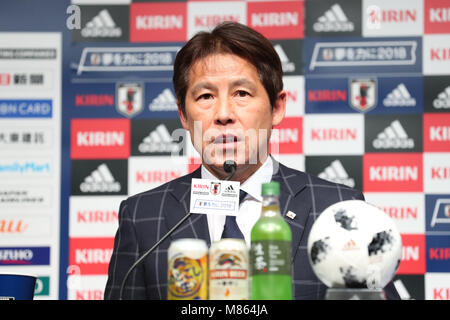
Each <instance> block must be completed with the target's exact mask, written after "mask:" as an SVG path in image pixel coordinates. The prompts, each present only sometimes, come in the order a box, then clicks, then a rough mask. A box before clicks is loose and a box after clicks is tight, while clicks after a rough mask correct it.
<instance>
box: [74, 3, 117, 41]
mask: <svg viewBox="0 0 450 320" xmlns="http://www.w3.org/2000/svg"><path fill="white" fill-rule="evenodd" d="M81 35H82V36H83V37H85V38H90V37H96V38H118V37H120V36H122V28H119V27H117V26H116V23H115V22H114V20H113V19H112V18H111V15H110V14H109V12H108V10H106V9H103V10H102V11H100V12H99V13H98V14H97V15H96V16H95V17H94V18H92V20H91V21H89V22H88V23H86V26H85V27H84V28H83V29H81Z"/></svg>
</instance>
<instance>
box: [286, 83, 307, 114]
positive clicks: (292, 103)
mask: <svg viewBox="0 0 450 320" xmlns="http://www.w3.org/2000/svg"><path fill="white" fill-rule="evenodd" d="M283 85H284V87H283V89H284V90H285V91H286V114H285V117H288V118H289V117H299V116H303V114H304V113H305V98H304V97H305V90H304V88H305V78H304V77H303V76H284V77H283Z"/></svg>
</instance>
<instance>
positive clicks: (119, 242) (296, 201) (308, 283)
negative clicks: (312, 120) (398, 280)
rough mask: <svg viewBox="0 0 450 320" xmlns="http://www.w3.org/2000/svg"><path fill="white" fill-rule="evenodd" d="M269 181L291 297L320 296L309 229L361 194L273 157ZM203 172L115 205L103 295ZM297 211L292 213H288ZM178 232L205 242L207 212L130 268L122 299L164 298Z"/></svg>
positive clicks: (391, 292)
mask: <svg viewBox="0 0 450 320" xmlns="http://www.w3.org/2000/svg"><path fill="white" fill-rule="evenodd" d="M274 167H275V168H277V167H278V170H277V172H276V173H275V174H274V175H273V176H272V181H278V182H279V183H280V207H281V214H282V216H283V217H284V218H285V221H286V222H287V223H288V224H289V225H290V227H291V230H292V260H293V261H292V263H293V265H292V270H293V274H292V280H293V291H292V293H293V297H294V299H308V300H314V299H324V297H325V293H326V289H327V287H326V286H325V285H324V284H323V283H322V282H320V281H319V280H318V279H317V277H316V276H315V274H314V272H313V270H312V268H311V266H310V263H309V259H308V254H307V240H308V235H309V231H310V230H311V227H312V225H313V223H314V221H315V220H316V218H317V217H318V215H319V214H320V213H321V212H322V211H323V210H324V209H326V208H327V207H328V206H330V205H332V204H333V203H336V202H339V201H343V200H351V199H361V200H363V199H364V196H363V194H362V193H361V192H360V191H358V190H355V189H352V188H349V187H347V186H344V185H341V184H336V183H332V182H328V181H326V180H322V179H320V178H318V177H315V176H312V175H309V174H307V173H304V172H301V171H297V170H294V169H291V168H288V167H286V166H284V165H282V164H280V163H278V162H275V161H274ZM192 178H201V169H200V168H198V169H197V170H195V171H194V172H192V173H191V174H188V175H185V176H183V177H180V178H178V179H175V180H172V181H170V182H168V183H166V184H163V185H161V186H159V187H157V188H155V189H152V190H150V191H147V192H143V193H139V194H137V195H134V196H131V197H129V198H128V199H126V200H124V201H123V202H122V203H121V205H120V210H119V228H118V230H117V233H116V236H115V239H114V249H113V253H112V256H111V261H110V264H109V269H108V280H107V284H106V288H105V294H104V298H105V299H118V298H119V291H120V285H121V283H122V280H123V278H124V276H125V274H126V272H127V271H128V269H129V268H130V266H131V265H132V264H133V263H134V262H135V261H136V260H137V259H138V258H139V257H140V256H141V255H142V254H143V253H144V252H145V251H147V250H148V249H149V248H151V247H152V246H153V245H154V244H155V243H156V242H157V241H158V240H159V239H160V238H161V237H162V236H164V235H165V234H166V233H167V231H168V230H170V229H171V228H172V227H173V226H174V225H175V224H176V223H177V222H179V221H180V220H181V219H182V218H183V217H184V216H185V215H186V214H187V213H188V212H189V208H190V191H191V179H192ZM289 211H292V212H294V213H295V214H296V216H295V218H294V219H291V218H287V217H286V213H287V212H289ZM179 238H200V239H204V240H205V241H206V242H207V243H208V246H209V245H210V244H211V241H210V238H209V230H208V222H207V216H206V215H204V214H192V215H191V217H190V218H189V219H187V220H186V221H184V223H183V224H182V225H181V226H180V227H179V228H178V229H177V230H175V232H174V233H173V234H172V235H171V236H170V237H169V238H167V239H166V240H165V241H164V242H162V243H161V245H160V246H159V247H158V248H157V249H156V250H155V251H154V252H153V253H151V254H150V255H149V256H148V257H147V258H146V259H145V260H144V261H143V263H141V264H140V265H139V266H138V267H136V269H135V270H134V271H133V272H132V273H131V274H130V276H129V278H128V280H127V282H126V285H125V288H124V294H123V298H124V299H167V283H168V279H167V252H168V248H169V246H170V243H171V241H172V240H174V239H179ZM385 292H386V296H387V297H388V298H389V299H399V296H398V294H397V292H396V290H395V288H394V287H393V285H392V282H390V283H389V284H388V286H386V288H385Z"/></svg>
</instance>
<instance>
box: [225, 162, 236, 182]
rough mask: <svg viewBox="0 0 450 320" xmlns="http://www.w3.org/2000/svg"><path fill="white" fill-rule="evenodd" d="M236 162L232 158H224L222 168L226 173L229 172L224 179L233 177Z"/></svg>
mask: <svg viewBox="0 0 450 320" xmlns="http://www.w3.org/2000/svg"><path fill="white" fill-rule="evenodd" d="M236 168H237V164H236V162H235V161H234V160H226V161H225V162H224V163H223V170H225V172H226V173H230V172H231V173H230V175H229V176H228V177H226V178H225V181H228V180H230V179H231V178H233V176H234V174H235V173H236Z"/></svg>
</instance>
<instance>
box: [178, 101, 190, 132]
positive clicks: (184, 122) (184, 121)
mask: <svg viewBox="0 0 450 320" xmlns="http://www.w3.org/2000/svg"><path fill="white" fill-rule="evenodd" d="M177 107H178V116H179V117H180V121H181V125H182V126H183V128H184V129H186V130H189V125H188V121H187V119H186V116H185V115H184V112H183V110H182V109H181V105H180V102H179V101H178V100H177Z"/></svg>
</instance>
